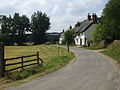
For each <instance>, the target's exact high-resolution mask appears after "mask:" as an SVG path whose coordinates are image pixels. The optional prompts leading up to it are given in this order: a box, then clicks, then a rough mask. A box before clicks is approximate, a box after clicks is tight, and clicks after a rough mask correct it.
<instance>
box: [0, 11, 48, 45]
mask: <svg viewBox="0 0 120 90" xmlns="http://www.w3.org/2000/svg"><path fill="white" fill-rule="evenodd" d="M0 25H1V28H0V35H1V36H0V41H2V42H4V43H5V44H6V45H14V43H17V44H18V45H23V44H24V43H26V42H27V41H31V40H33V41H34V43H35V44H39V43H40V44H41V43H44V42H45V40H46V34H45V33H46V31H47V30H48V29H49V28H50V26H49V25H50V19H49V17H47V15H46V14H45V13H44V14H43V13H42V12H39V11H38V12H37V13H36V12H35V13H34V14H33V15H32V19H31V23H30V20H29V18H28V17H27V16H26V15H22V16H20V15H19V13H15V14H14V15H13V17H11V16H9V17H7V16H5V15H0ZM27 32H32V37H31V36H30V35H27V34H26V33H27ZM31 38H33V39H31Z"/></svg>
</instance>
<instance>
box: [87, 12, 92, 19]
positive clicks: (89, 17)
mask: <svg viewBox="0 0 120 90" xmlns="http://www.w3.org/2000/svg"><path fill="white" fill-rule="evenodd" d="M88 20H89V21H90V20H92V19H91V15H90V14H89V13H88Z"/></svg>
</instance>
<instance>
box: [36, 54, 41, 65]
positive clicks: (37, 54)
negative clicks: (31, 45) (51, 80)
mask: <svg viewBox="0 0 120 90" xmlns="http://www.w3.org/2000/svg"><path fill="white" fill-rule="evenodd" d="M37 63H38V65H39V64H40V63H39V52H37Z"/></svg>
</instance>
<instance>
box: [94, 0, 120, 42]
mask: <svg viewBox="0 0 120 90" xmlns="http://www.w3.org/2000/svg"><path fill="white" fill-rule="evenodd" d="M119 9H120V0H109V2H108V3H107V4H106V7H105V8H104V10H103V16H102V18H101V19H100V20H101V22H100V24H99V25H98V28H97V30H96V31H95V33H94V36H95V37H94V38H97V39H98V40H106V41H107V42H108V43H110V42H112V41H113V40H119V39H120V10H119Z"/></svg>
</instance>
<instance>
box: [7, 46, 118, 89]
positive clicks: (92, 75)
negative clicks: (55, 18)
mask: <svg viewBox="0 0 120 90" xmlns="http://www.w3.org/2000/svg"><path fill="white" fill-rule="evenodd" d="M70 49H71V50H72V51H73V52H74V53H75V54H76V60H75V61H74V62H72V63H70V64H68V65H67V66H66V67H64V68H62V69H59V70H58V71H56V72H53V73H51V74H48V75H45V76H43V77H40V78H37V79H35V80H32V81H30V82H28V83H23V84H21V85H19V86H16V87H10V88H7V90H120V75H119V73H117V72H119V71H117V68H116V67H115V66H114V64H112V63H111V60H110V58H108V57H106V56H104V55H102V54H100V53H98V52H96V51H91V50H86V49H82V48H76V47H72V48H70Z"/></svg>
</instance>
